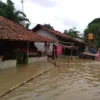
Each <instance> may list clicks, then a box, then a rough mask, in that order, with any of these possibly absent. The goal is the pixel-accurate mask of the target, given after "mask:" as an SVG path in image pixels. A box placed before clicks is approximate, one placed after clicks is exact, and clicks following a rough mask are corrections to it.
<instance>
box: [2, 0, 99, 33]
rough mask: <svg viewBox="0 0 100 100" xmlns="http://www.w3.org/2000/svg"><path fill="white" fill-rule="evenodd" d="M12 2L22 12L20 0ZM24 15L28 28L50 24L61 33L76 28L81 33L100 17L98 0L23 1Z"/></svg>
mask: <svg viewBox="0 0 100 100" xmlns="http://www.w3.org/2000/svg"><path fill="white" fill-rule="evenodd" d="M2 1H4V2H6V0H2ZM12 1H13V2H14V4H15V7H16V9H17V10H22V5H21V0H12ZM24 13H25V14H26V15H27V17H28V18H29V20H30V21H31V23H32V24H31V26H30V28H33V27H34V26H35V25H36V24H44V23H47V24H48V23H50V24H51V25H52V26H54V28H55V29H56V30H58V31H61V32H63V31H64V30H65V29H69V28H72V27H76V28H77V30H79V31H81V33H82V32H83V30H84V29H85V28H86V26H87V25H88V23H89V22H90V21H91V20H93V19H94V18H97V17H100V0H24Z"/></svg>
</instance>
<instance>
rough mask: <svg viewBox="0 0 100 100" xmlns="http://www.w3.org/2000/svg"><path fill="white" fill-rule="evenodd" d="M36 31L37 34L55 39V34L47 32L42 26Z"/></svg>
mask: <svg viewBox="0 0 100 100" xmlns="http://www.w3.org/2000/svg"><path fill="white" fill-rule="evenodd" d="M36 33H37V34H39V35H42V36H44V37H47V38H49V39H53V40H57V38H56V36H55V35H53V33H51V32H49V31H46V30H44V29H42V28H41V29H39V30H37V31H36Z"/></svg>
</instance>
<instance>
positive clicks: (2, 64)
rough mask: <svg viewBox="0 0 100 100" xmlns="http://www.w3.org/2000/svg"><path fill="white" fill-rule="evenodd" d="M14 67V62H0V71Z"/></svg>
mask: <svg viewBox="0 0 100 100" xmlns="http://www.w3.org/2000/svg"><path fill="white" fill-rule="evenodd" d="M10 67H16V60H5V61H1V62H0V69H4V68H10Z"/></svg>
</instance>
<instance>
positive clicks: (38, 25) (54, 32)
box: [32, 24, 83, 43]
mask: <svg viewBox="0 0 100 100" xmlns="http://www.w3.org/2000/svg"><path fill="white" fill-rule="evenodd" d="M39 28H43V29H45V30H46V31H49V32H51V33H52V34H54V35H57V36H60V37H62V38H66V39H70V40H72V41H73V42H78V43H83V42H80V41H77V40H75V39H73V38H71V37H70V36H68V35H65V34H63V33H61V32H59V31H56V30H51V29H48V28H46V27H44V26H43V25H40V24H37V26H36V27H34V28H33V29H32V31H34V32H35V31H36V30H38V29H39Z"/></svg>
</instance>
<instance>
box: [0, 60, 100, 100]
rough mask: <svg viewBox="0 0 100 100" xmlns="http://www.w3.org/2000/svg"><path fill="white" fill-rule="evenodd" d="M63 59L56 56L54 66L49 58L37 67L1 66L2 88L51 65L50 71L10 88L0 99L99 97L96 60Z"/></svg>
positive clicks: (97, 99)
mask: <svg viewBox="0 0 100 100" xmlns="http://www.w3.org/2000/svg"><path fill="white" fill-rule="evenodd" d="M67 62H68V59H66V58H61V59H58V60H57V64H59V66H57V67H54V66H53V65H52V64H50V63H49V62H46V64H45V65H46V67H45V66H44V65H43V64H44V62H41V63H37V65H36V64H35V66H37V67H31V66H33V65H29V67H26V68H24V67H25V66H23V65H22V66H21V67H19V70H18V71H16V70H15V69H8V71H2V70H1V71H0V74H1V75H0V89H1V90H0V91H1V92H3V90H6V89H7V88H8V87H11V85H12V84H13V85H14V84H15V83H16V84H17V83H18V82H21V80H25V79H27V78H29V77H31V76H32V75H33V74H35V73H39V72H41V71H43V70H45V68H46V69H48V68H51V67H54V68H53V69H52V70H51V71H49V72H47V73H45V74H43V75H41V76H39V77H38V78H35V79H34V80H32V81H30V82H28V83H26V84H25V85H23V86H21V87H19V88H17V89H16V90H14V91H12V92H11V93H9V94H8V95H6V96H4V97H3V98H1V100H100V62H97V61H94V60H87V59H86V60H80V59H72V60H71V59H70V61H69V62H70V63H69V64H68V63H67ZM41 66H42V67H41ZM40 67H41V68H40ZM26 73H28V74H26ZM5 74H6V75H5ZM3 75H4V76H3ZM9 76H10V77H9ZM19 76H20V78H19ZM23 76H24V79H23ZM3 77H4V78H5V79H4V80H3V79H2V78H3ZM8 77H9V78H8ZM1 79H2V80H3V81H2V82H1ZM15 80H16V81H15ZM9 81H10V82H9ZM3 82H5V83H3ZM6 82H8V84H7V83H6ZM9 85H10V86H9ZM5 88H6V89H5Z"/></svg>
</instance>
